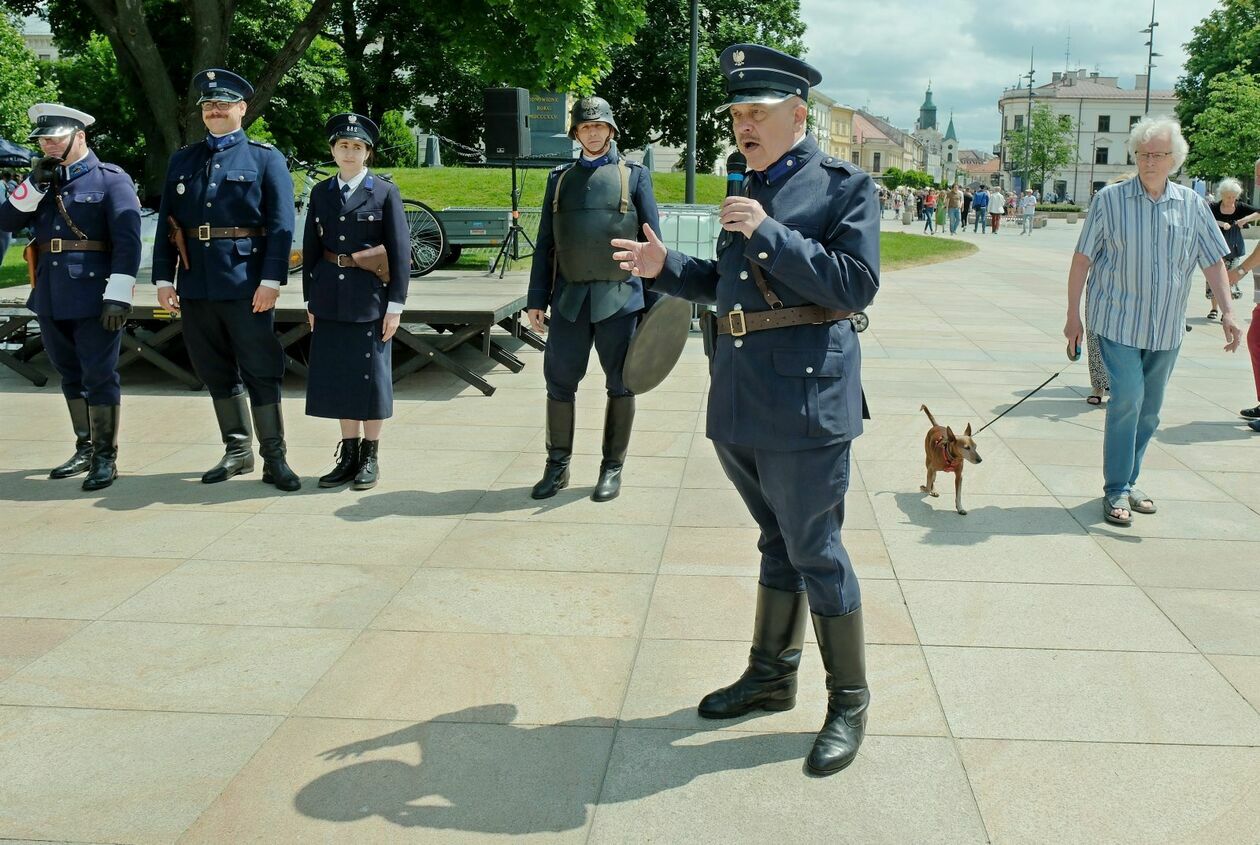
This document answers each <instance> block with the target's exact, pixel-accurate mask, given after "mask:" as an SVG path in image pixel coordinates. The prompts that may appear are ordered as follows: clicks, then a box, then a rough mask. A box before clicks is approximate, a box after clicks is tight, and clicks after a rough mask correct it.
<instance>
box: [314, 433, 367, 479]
mask: <svg viewBox="0 0 1260 845" xmlns="http://www.w3.org/2000/svg"><path fill="white" fill-rule="evenodd" d="M336 458H337V465H336V466H335V467H333V468H332V472H330V473H328V474H327V475H321V476H320V477H319V486H320V487H340V486H341V485H343V484H349V483H350V482H351V481H354V474H355V473H356V472H358V471H359V438H357V437H346V438H343V439H342V441H341V442H340V443H339V444H337V453H336Z"/></svg>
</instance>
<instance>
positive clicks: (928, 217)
mask: <svg viewBox="0 0 1260 845" xmlns="http://www.w3.org/2000/svg"><path fill="white" fill-rule="evenodd" d="M923 231H925V232H934V231H936V209H935V208H924V209H923Z"/></svg>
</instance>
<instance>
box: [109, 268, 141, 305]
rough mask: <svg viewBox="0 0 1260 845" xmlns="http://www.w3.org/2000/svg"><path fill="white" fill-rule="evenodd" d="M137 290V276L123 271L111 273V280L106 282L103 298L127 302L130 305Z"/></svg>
mask: <svg viewBox="0 0 1260 845" xmlns="http://www.w3.org/2000/svg"><path fill="white" fill-rule="evenodd" d="M135 292H136V277H135V276H127V275H124V274H123V273H110V274H109V281H108V282H106V283H105V295H104V296H102V297H101V298H102V299H112V300H114V301H115V302H125V303H126V304H128V305H130V304H131V300H132V297H133V296H134V295H135Z"/></svg>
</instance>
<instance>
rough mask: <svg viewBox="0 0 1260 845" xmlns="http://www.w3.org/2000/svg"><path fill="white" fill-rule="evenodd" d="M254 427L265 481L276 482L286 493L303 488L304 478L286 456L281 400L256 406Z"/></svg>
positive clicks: (278, 487) (265, 482)
mask: <svg viewBox="0 0 1260 845" xmlns="http://www.w3.org/2000/svg"><path fill="white" fill-rule="evenodd" d="M254 429H255V430H256V431H257V432H258V454H260V455H262V459H263V475H262V480H263V483H264V484H274V485H275V486H276V489H277V490H283V491H285V492H286V493H292V492H293V491H294V490H301V489H302V480H301V479H300V478H298V477H297V473H295V472H294V471H293V470H291V469H289V463H288V461H286V460H285V457H284V455H285V448H284V417H283V416H282V415H281V414H280V403H279V402H277V403H276V404H274V405H260V406H258V407H256V408H254Z"/></svg>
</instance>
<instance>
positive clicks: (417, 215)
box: [402, 200, 446, 279]
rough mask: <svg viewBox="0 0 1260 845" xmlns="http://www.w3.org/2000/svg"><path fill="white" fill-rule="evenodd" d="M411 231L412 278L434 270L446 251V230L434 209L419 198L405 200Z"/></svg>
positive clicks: (405, 212)
mask: <svg viewBox="0 0 1260 845" xmlns="http://www.w3.org/2000/svg"><path fill="white" fill-rule="evenodd" d="M402 202H403V213H404V214H405V215H407V229H408V230H409V231H410V233H411V278H413V279H414V278H417V277H419V276H423V275H424V274H426V273H429V272H432V270H433V268H435V267H437V266H438V264H440V263H441V261H442V256H443V255H444V254H445V253H446V230H445V229H443V228H442V221H440V220H438V218H437V215H436V214H434V213H433V209H431V208H429V207H428V206H427V205H425V204H424V203H422V202H419V201H417V200H403V201H402Z"/></svg>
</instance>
